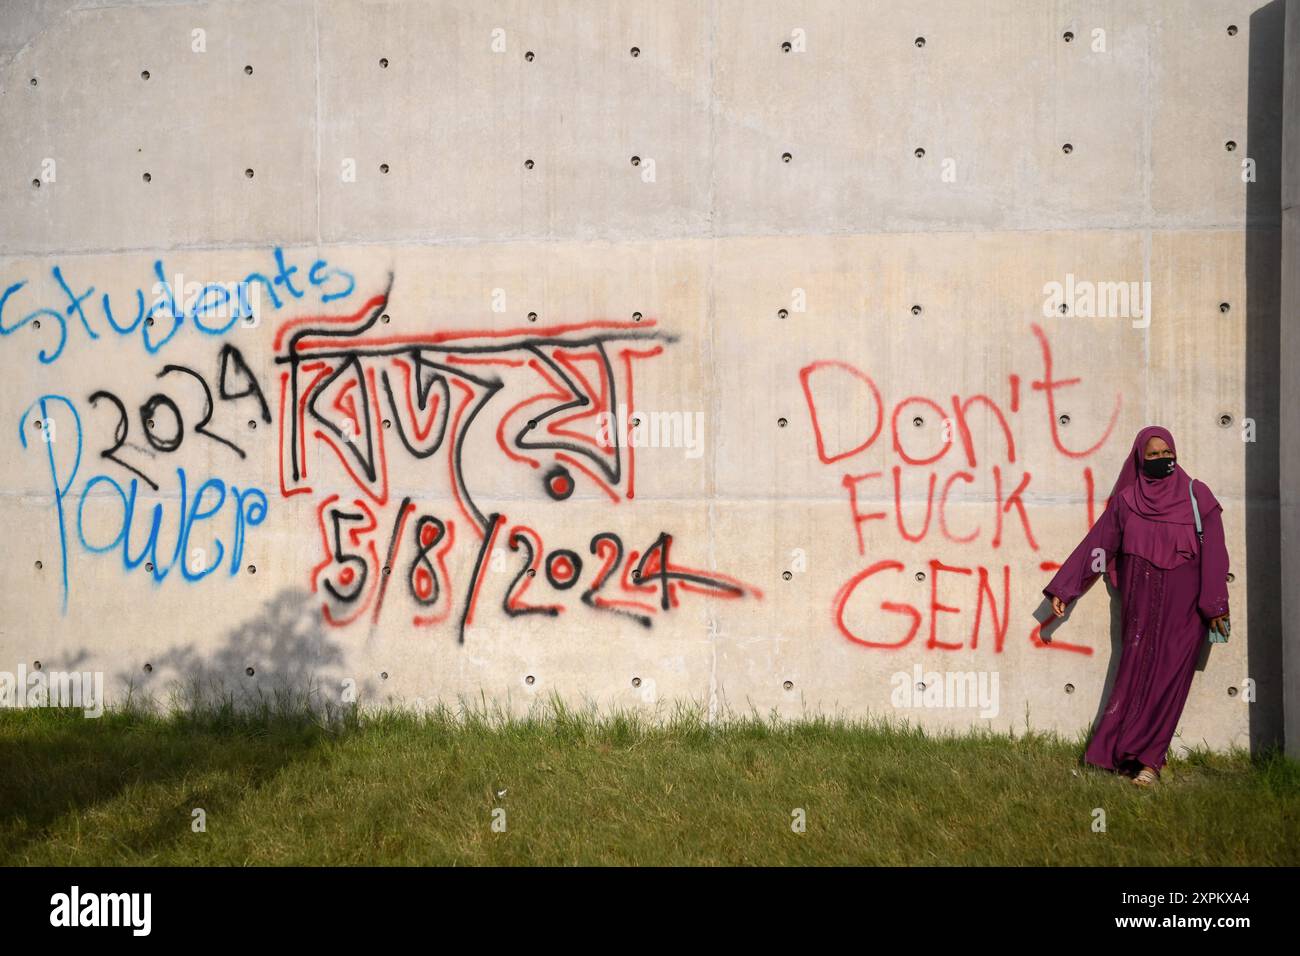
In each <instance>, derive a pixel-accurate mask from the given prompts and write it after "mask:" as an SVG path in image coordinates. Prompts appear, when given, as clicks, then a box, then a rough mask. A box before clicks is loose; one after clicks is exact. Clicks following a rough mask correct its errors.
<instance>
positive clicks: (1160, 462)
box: [1142, 458, 1176, 478]
mask: <svg viewBox="0 0 1300 956" xmlns="http://www.w3.org/2000/svg"><path fill="white" fill-rule="evenodd" d="M1175 464H1176V460H1175V459H1173V458H1146V459H1144V460H1143V461H1142V474H1144V475H1146V476H1147V477H1148V478H1168V477H1169V476H1170V475H1172V474H1173V473H1174V465H1175Z"/></svg>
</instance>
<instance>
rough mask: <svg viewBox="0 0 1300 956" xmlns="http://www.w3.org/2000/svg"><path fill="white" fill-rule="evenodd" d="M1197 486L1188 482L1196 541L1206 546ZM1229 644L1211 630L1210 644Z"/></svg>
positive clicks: (1223, 637)
mask: <svg viewBox="0 0 1300 956" xmlns="http://www.w3.org/2000/svg"><path fill="white" fill-rule="evenodd" d="M1195 485H1196V479H1195V478H1192V479H1189V480H1188V482H1187V494H1188V495H1190V496H1191V499H1192V517H1193V518H1195V519H1196V540H1197V541H1199V542H1200V543H1201V544H1202V545H1204V544H1205V532H1203V531H1202V530H1201V509H1200V508H1199V507H1197V504H1196V487H1195ZM1227 642H1228V638H1227V637H1226V636H1224V635H1223V634H1220V633H1219V632H1218V631H1216V630H1214V629H1213V628H1210V643H1212V644H1226V643H1227Z"/></svg>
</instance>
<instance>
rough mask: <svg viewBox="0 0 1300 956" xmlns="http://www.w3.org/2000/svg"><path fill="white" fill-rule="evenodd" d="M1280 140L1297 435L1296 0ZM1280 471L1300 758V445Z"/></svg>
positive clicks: (1290, 382) (1287, 332)
mask: <svg viewBox="0 0 1300 956" xmlns="http://www.w3.org/2000/svg"><path fill="white" fill-rule="evenodd" d="M1284 75H1285V79H1284V90H1283V116H1284V121H1283V142H1282V158H1283V167H1282V323H1281V326H1282V332H1281V338H1282V348H1281V350H1280V358H1281V364H1282V367H1283V368H1284V369H1286V370H1287V371H1288V372H1289V373H1290V374H1288V375H1286V376H1284V377H1283V378H1282V388H1281V396H1282V401H1281V421H1282V434H1283V435H1289V436H1291V437H1292V439H1294V437H1295V435H1297V434H1300V378H1297V376H1296V374H1295V371H1296V369H1297V368H1300V321H1297V318H1298V317H1300V0H1287V8H1286V59H1285V70H1284ZM1280 460H1281V461H1280V472H1281V476H1282V481H1281V487H1280V495H1281V509H1282V522H1281V524H1282V534H1281V537H1282V580H1283V581H1285V582H1288V585H1289V586H1287V587H1284V588H1283V589H1282V622H1283V641H1284V643H1285V647H1284V650H1283V654H1284V659H1283V673H1284V675H1285V678H1286V685H1285V691H1284V695H1285V702H1284V712H1285V716H1286V722H1285V732H1284V737H1285V740H1286V749H1287V753H1288V754H1290V755H1291V756H1293V757H1300V593H1297V591H1296V588H1295V587H1294V583H1295V581H1296V580H1297V579H1298V578H1300V444H1298V443H1297V442H1295V441H1294V440H1292V441H1288V442H1285V443H1284V444H1283V445H1282V446H1281V449H1280Z"/></svg>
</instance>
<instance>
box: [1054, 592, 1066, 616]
mask: <svg viewBox="0 0 1300 956" xmlns="http://www.w3.org/2000/svg"><path fill="white" fill-rule="evenodd" d="M1052 613H1053V614H1055V615H1056V616H1057V617H1065V602H1064V601H1062V600H1061V599H1060V598H1059V597H1057V596H1056V595H1055V594H1053V595H1052Z"/></svg>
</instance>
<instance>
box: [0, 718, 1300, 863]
mask: <svg viewBox="0 0 1300 956" xmlns="http://www.w3.org/2000/svg"><path fill="white" fill-rule="evenodd" d="M1081 751H1082V741H1063V740H1060V739H1057V738H1055V737H1051V736H1043V735H1038V734H1029V735H1025V736H1016V737H1014V738H1012V737H1008V736H1006V735H994V734H990V733H982V734H974V735H970V736H951V735H949V736H936V735H934V734H932V733H930V734H927V733H924V732H922V731H920V730H918V729H915V728H907V727H903V726H890V725H887V724H884V723H881V722H848V721H840V720H830V719H816V720H806V721H801V722H793V723H792V722H782V721H776V720H771V719H769V720H765V719H761V718H758V717H750V718H745V719H728V720H726V721H722V722H718V723H714V724H712V725H710V724H709V723H707V722H706V721H704V720H702V719H701V718H700V717H699V716H698V715H696V714H693V713H690V712H686V711H683V712H681V713H679V714H678V715H677V716H675V717H672V718H669V719H666V720H664V721H661V722H660V723H657V724H656V723H650V722H647V721H645V720H642V719H637V718H635V717H633V716H628V715H613V716H604V717H601V716H598V715H595V714H594V713H584V712H576V713H575V712H573V711H571V710H566V709H565V708H563V707H562V706H559V705H556V704H552V705H550V707H549V708H548V709H547V712H546V713H545V714H543V715H540V716H538V717H535V718H530V719H516V720H505V719H502V718H500V717H492V716H487V715H484V714H482V713H473V712H468V713H467V712H462V713H460V714H451V713H449V712H446V711H442V712H439V713H435V714H433V715H430V716H424V717H419V716H415V715H411V714H401V713H387V714H379V715H374V716H364V717H358V716H357V715H356V714H344V715H341V716H340V715H334V716H331V717H321V716H319V715H314V714H313V713H312V712H311V711H309V710H303V711H299V712H293V711H286V710H277V709H275V708H270V707H267V708H263V709H262V710H260V711H256V712H253V713H248V712H241V711H236V710H235V709H234V708H232V707H229V706H225V707H209V708H205V709H202V710H195V711H191V712H189V713H173V714H170V715H154V714H149V713H143V712H133V711H118V712H110V713H107V714H105V715H104V716H103V717H101V718H99V719H97V720H90V719H85V718H83V717H82V716H81V715H80V712H63V711H56V710H49V709H33V710H20V711H0V863H3V864H8V865H14V864H55V865H59V864H75V865H113V864H135V865H141V864H144V865H152V864H168V865H245V864H253V865H263V864H268V865H272V864H417V865H419V864H559V865H565V864H652V865H660V864H740V865H748V864H759V865H786V864H869V865H871V864H874V865H908V864H924V865H934V864H962V865H980V864H1011V865H1020V864H1034V865H1043V864H1046V865H1057V864H1085V865H1087V864H1097V865H1112V866H1113V865H1179V864H1183V865H1200V864H1219V865H1260V864H1290V865H1295V864H1297V863H1300V823H1298V822H1297V821H1298V820H1300V812H1298V811H1300V764H1297V763H1296V762H1295V761H1292V760H1288V759H1286V758H1285V757H1282V756H1281V755H1279V754H1276V753H1272V754H1267V755H1264V756H1256V757H1254V758H1252V757H1251V756H1250V755H1248V754H1246V753H1243V752H1236V753H1231V754H1212V753H1208V752H1196V753H1194V754H1193V755H1192V756H1190V757H1189V758H1187V759H1183V760H1175V761H1171V763H1170V765H1169V768H1168V769H1167V770H1166V773H1165V778H1164V780H1163V781H1162V782H1161V784H1160V785H1159V786H1158V787H1157V788H1155V789H1154V790H1152V791H1149V792H1147V791H1140V790H1138V789H1137V788H1135V787H1133V786H1132V785H1131V784H1130V783H1128V782H1127V781H1125V780H1122V779H1120V778H1117V777H1115V776H1113V775H1110V774H1106V773H1103V772H1100V771H1096V770H1093V769H1091V768H1088V767H1085V766H1083V765H1081V763H1080V759H1079V755H1080V753H1081ZM498 791H505V792H504V794H503V795H500V796H499V795H498ZM196 807H199V808H203V809H204V810H205V811H206V816H207V832H206V833H195V832H193V831H192V828H191V811H192V810H193V809H194V808H196ZM497 807H501V808H504V809H505V811H506V816H505V820H506V826H507V829H506V832H504V833H496V832H493V830H492V828H491V823H492V811H493V809H494V808H497ZM795 808H803V809H804V811H805V812H806V819H807V829H806V832H804V833H795V832H792V830H791V822H792V819H793V817H792V816H791V811H792V810H793V809H795ZM1094 808H1101V809H1103V810H1104V811H1105V815H1106V819H1105V822H1106V832H1104V833H1098V832H1094V831H1093V828H1092V825H1093V819H1094V815H1093V811H1094Z"/></svg>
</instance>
